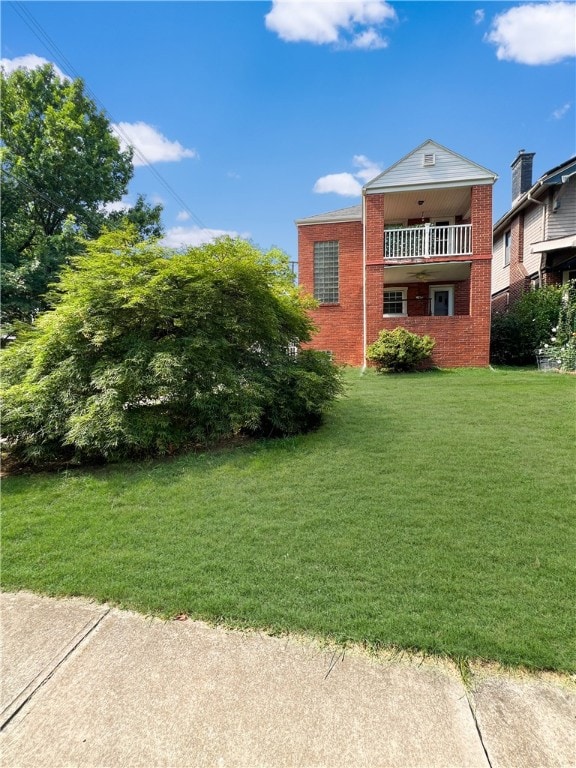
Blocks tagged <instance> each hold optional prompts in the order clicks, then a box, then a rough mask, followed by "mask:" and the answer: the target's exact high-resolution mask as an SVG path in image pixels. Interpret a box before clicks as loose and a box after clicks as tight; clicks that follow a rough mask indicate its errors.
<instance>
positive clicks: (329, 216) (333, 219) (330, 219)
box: [296, 204, 362, 224]
mask: <svg viewBox="0 0 576 768" xmlns="http://www.w3.org/2000/svg"><path fill="white" fill-rule="evenodd" d="M361 220H362V206H361V205H360V204H358V205H351V206H349V207H348V208H339V209H338V210H337V211H328V212H327V213H318V214H316V215H315V216H309V217H308V218H306V219H296V224H335V223H337V222H339V221H361Z"/></svg>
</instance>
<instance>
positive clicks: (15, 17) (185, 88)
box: [2, 0, 576, 259]
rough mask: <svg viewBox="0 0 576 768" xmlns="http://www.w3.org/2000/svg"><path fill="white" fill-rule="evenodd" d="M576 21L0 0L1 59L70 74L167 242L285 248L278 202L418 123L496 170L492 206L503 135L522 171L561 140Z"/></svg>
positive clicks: (554, 7)
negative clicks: (129, 161)
mask: <svg viewBox="0 0 576 768" xmlns="http://www.w3.org/2000/svg"><path fill="white" fill-rule="evenodd" d="M575 23H576V6H575V5H574V3H572V2H542V3H537V4H536V3H519V2H516V3H500V2H485V0H478V2H432V1H430V2H403V3H390V4H388V3H385V2H383V0H341V1H340V2H332V1H331V0H322V2H297V1H296V0H275V2H245V1H243V0H236V1H233V2H49V1H46V2H42V1H40V2H32V3H26V2H24V3H12V2H3V3H2V60H3V62H2V63H3V65H4V67H5V69H7V70H10V68H13V67H14V66H18V65H23V66H31V65H33V64H34V62H36V61H37V60H36V59H34V58H31V57H38V59H44V60H47V61H50V62H53V63H55V64H56V65H57V66H58V67H59V68H60V70H62V72H63V73H64V74H66V75H68V76H72V77H75V76H81V77H82V78H83V79H84V81H85V83H86V86H87V88H88V91H89V93H90V94H91V95H92V96H93V97H94V98H95V99H97V102H98V104H99V105H100V106H101V107H103V108H105V110H106V112H107V113H108V115H109V117H110V119H111V122H112V123H113V124H114V125H117V126H119V131H120V135H122V136H123V137H125V138H126V137H128V138H130V140H131V141H132V142H133V143H135V144H136V145H137V146H138V147H140V152H141V157H140V159H139V160H138V163H142V164H138V165H137V166H136V168H135V173H134V178H133V180H132V182H131V184H130V191H129V195H128V197H127V200H128V201H134V200H135V197H136V194H137V193H144V194H146V196H147V199H148V201H149V202H156V201H161V202H162V204H163V205H164V217H163V224H164V227H165V229H166V232H167V240H168V242H169V243H171V244H174V245H175V244H176V243H177V242H189V243H197V242H200V241H202V240H206V239H208V238H210V237H212V236H213V235H214V234H216V233H218V232H229V233H238V234H241V235H242V236H245V237H249V238H250V239H252V240H253V241H254V242H255V243H256V244H257V245H259V246H260V247H262V248H266V249H267V248H269V247H271V246H273V245H275V246H279V247H280V248H282V249H283V250H285V251H286V252H287V253H288V254H289V255H290V257H291V258H292V259H295V258H296V256H297V237H296V228H295V225H294V219H297V218H301V217H305V216H309V215H313V214H316V213H320V212H323V211H329V210H333V209H336V208H342V207H345V206H348V205H353V204H354V203H357V202H359V200H360V198H359V196H358V190H359V188H360V186H361V184H363V183H364V182H365V181H367V180H368V179H369V178H370V177H372V176H374V175H376V174H377V173H378V172H379V171H381V170H384V169H385V168H387V167H389V166H390V165H392V164H393V163H394V162H396V161H397V160H398V159H400V158H401V157H402V156H404V155H405V154H406V153H408V152H410V151H411V150H412V149H414V148H415V147H416V146H418V145H419V144H421V143H422V142H423V141H424V140H426V139H428V138H432V139H434V140H436V141H438V142H439V143H441V144H444V145H445V146H447V147H449V148H450V149H453V150H454V151H456V152H458V153H460V154H462V155H464V156H466V157H468V158H469V159H470V160H473V161H474V162H477V163H479V164H480V165H483V166H486V167H487V168H489V169H491V170H493V171H495V172H496V173H497V174H498V176H499V181H498V182H497V184H496V187H495V191H494V218H495V219H497V218H499V217H500V216H501V215H502V214H503V213H504V212H505V211H506V210H507V208H508V207H509V203H510V196H511V195H510V164H511V162H512V161H513V160H514V158H515V157H516V154H517V151H518V150H519V149H525V150H526V151H529V152H535V153H536V156H535V158H534V179H536V178H538V176H540V175H541V174H542V173H543V172H544V171H546V170H548V169H549V168H551V167H553V166H555V165H558V164H560V163H562V162H563V161H564V160H566V159H568V158H569V157H571V156H573V155H574V154H576V146H575V145H576V121H575V106H576V105H575V103H574V102H575V94H576V70H575V58H574V57H575V47H576V42H575V34H574V25H575ZM22 57H25V58H22ZM142 156H143V157H144V158H146V160H148V161H149V165H147V164H144V161H143V157H142ZM206 230H208V231H206Z"/></svg>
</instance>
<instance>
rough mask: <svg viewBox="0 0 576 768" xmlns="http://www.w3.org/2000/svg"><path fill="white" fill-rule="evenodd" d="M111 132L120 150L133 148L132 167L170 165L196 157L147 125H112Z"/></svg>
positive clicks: (193, 151) (190, 150) (192, 152)
mask: <svg viewBox="0 0 576 768" xmlns="http://www.w3.org/2000/svg"><path fill="white" fill-rule="evenodd" d="M111 127H112V130H113V132H114V133H115V134H116V136H117V137H118V139H119V140H120V146H121V147H122V149H123V150H124V149H126V148H127V147H128V146H133V147H134V150H135V151H134V161H133V162H134V165H135V166H138V165H146V164H147V163H170V162H177V161H179V160H183V159H184V158H185V157H197V153H196V151H195V150H193V149H185V148H184V147H183V146H182V144H180V142H179V141H170V140H169V139H167V138H166V136H163V135H162V134H161V133H160V132H159V131H158V130H157V129H156V128H154V126H152V125H148V124H147V123H143V122H138V123H113V124H112V126H111Z"/></svg>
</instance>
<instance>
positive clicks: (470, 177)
mask: <svg viewBox="0 0 576 768" xmlns="http://www.w3.org/2000/svg"><path fill="white" fill-rule="evenodd" d="M425 155H434V165H430V166H426V165H424V156H425ZM495 178H496V177H495V174H493V173H492V172H491V171H489V170H487V169H486V168H483V167H482V166H480V165H476V163H472V162H470V160H467V159H466V158H464V157H462V156H461V155H458V154H456V153H455V152H452V151H451V150H449V149H446V147H443V146H442V145H440V144H437V143H436V142H434V141H427V142H425V143H424V144H422V145H421V146H420V147H418V148H417V149H416V150H414V151H413V152H411V153H410V154H409V155H406V157H404V158H402V159H401V160H399V161H398V162H397V163H395V164H394V165H392V166H391V167H390V168H388V170H386V171H384V172H383V173H381V174H380V175H379V176H377V177H376V178H375V179H373V180H372V181H370V182H368V184H367V185H366V187H365V189H366V192H367V193H372V192H378V191H379V190H382V191H388V192H390V191H393V190H395V189H398V190H407V189H410V188H417V189H426V188H434V187H439V186H442V185H448V186H450V185H452V184H454V185H456V184H461V185H467V186H468V185H470V184H472V183H475V184H493V183H494V181H495Z"/></svg>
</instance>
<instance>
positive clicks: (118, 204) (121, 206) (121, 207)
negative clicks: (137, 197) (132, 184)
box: [100, 200, 132, 213]
mask: <svg viewBox="0 0 576 768" xmlns="http://www.w3.org/2000/svg"><path fill="white" fill-rule="evenodd" d="M130 208H132V205H131V204H130V203H128V202H126V201H122V200H115V201H114V202H113V203H105V204H104V205H103V206H102V208H101V209H100V210H101V211H104V212H105V213H117V212H119V211H128V210H130Z"/></svg>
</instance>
